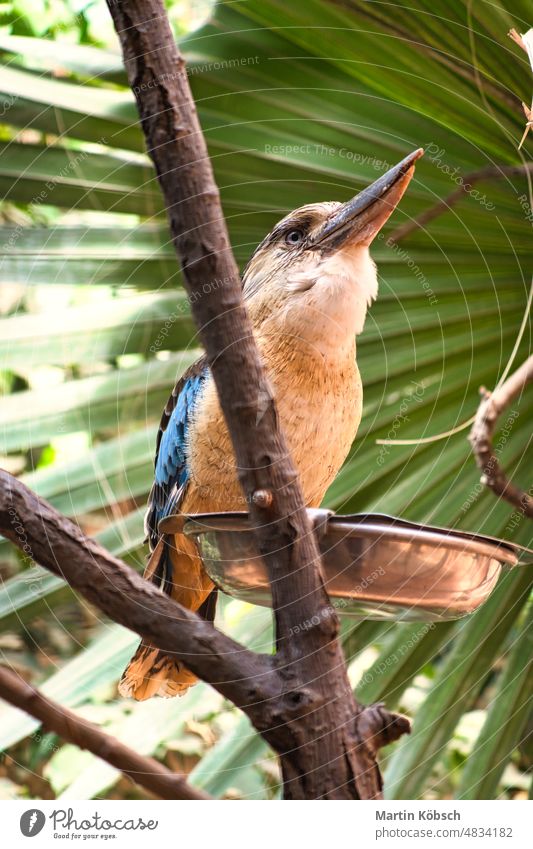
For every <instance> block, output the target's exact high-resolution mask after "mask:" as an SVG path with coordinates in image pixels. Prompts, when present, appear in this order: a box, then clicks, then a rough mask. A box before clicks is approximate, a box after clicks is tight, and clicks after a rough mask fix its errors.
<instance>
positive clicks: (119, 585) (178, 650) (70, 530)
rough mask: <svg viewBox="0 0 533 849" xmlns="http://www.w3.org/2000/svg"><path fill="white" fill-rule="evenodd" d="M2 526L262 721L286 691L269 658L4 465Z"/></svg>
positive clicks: (91, 597) (116, 615)
mask: <svg viewBox="0 0 533 849" xmlns="http://www.w3.org/2000/svg"><path fill="white" fill-rule="evenodd" d="M0 533H1V534H2V535H3V536H5V537H6V538H7V539H9V540H11V542H13V543H14V544H15V545H17V546H18V547H19V548H21V549H22V550H23V551H24V552H25V553H26V554H28V555H29V556H30V557H32V558H33V559H34V560H35V561H37V563H40V564H41V565H42V566H44V567H45V568H46V569H49V570H50V571H51V572H53V573H54V574H56V575H59V576H60V577H61V578H64V579H65V580H66V581H68V583H69V584H70V586H71V587H73V588H74V589H75V590H77V591H78V592H80V593H81V594H82V595H83V596H84V597H85V598H86V599H87V600H88V601H90V602H91V603H92V604H95V605H96V606H97V607H98V608H99V609H100V610H102V611H103V612H104V613H106V614H107V615H108V616H109V617H110V618H111V619H113V620H114V621H115V622H118V623H120V624H121V625H124V626H125V627H126V628H130V629H131V630H133V631H137V633H138V634H140V635H141V636H142V637H144V638H145V639H146V640H147V641H148V642H151V643H153V644H154V645H156V646H158V647H159V648H160V649H163V651H165V652H167V653H168V654H175V655H176V656H177V657H178V658H179V659H180V660H182V661H183V662H184V663H186V665H187V666H188V667H189V668H190V669H191V670H192V671H193V672H194V673H195V674H196V675H198V676H199V677H200V678H202V679H203V680H204V681H208V682H209V683H210V684H212V685H213V687H215V688H216V689H217V690H219V691H220V692H221V693H222V694H223V695H225V696H226V697H227V698H229V699H231V701H232V702H234V703H235V704H236V705H238V706H239V707H240V708H242V709H243V710H244V711H246V713H248V715H249V716H250V719H251V720H252V722H255V723H257V722H258V721H259V719H258V716H259V717H263V712H262V709H261V713H259V711H260V706H259V704H258V703H259V702H260V701H261V700H265V701H266V702H267V703H268V701H269V700H272V699H274V698H275V697H276V696H277V695H278V694H279V692H280V684H279V682H278V679H277V676H276V675H274V674H273V671H274V670H273V666H272V660H271V658H269V657H267V656H266V655H256V654H254V653H253V652H250V651H248V650H247V649H246V648H244V647H243V646H241V645H240V644H239V643H236V642H235V641H234V640H232V639H231V638H230V637H227V636H226V635H225V634H222V633H221V632H220V631H218V630H217V629H216V628H215V627H214V626H213V625H212V624H211V623H210V622H205V621H204V620H203V619H200V617H199V616H197V615H196V614H195V613H192V612H191V611H190V610H187V609H186V608H184V607H182V606H181V605H179V604H177V603H176V602H174V601H173V600H172V599H170V598H169V597H168V596H166V595H164V593H162V592H161V591H160V590H159V589H157V587H156V586H155V585H154V584H152V583H150V582H149V581H144V580H143V578H142V577H141V576H140V575H138V574H137V573H136V572H135V571H134V570H133V569H131V568H130V567H129V566H126V564H125V563H123V562H122V561H121V560H117V558H116V557H113V555H112V554H109V552H107V551H106V550H105V549H104V548H102V547H101V546H100V545H98V543H97V542H95V541H94V540H92V539H89V538H88V537H86V536H84V534H83V533H82V532H81V531H80V529H79V528H78V526H77V525H75V524H74V523H73V522H71V521H70V519H67V518H66V517H65V516H62V515H61V514H60V513H58V512H57V510H55V509H54V508H53V507H52V506H51V505H50V504H48V503H47V502H46V501H44V500H43V499H41V498H39V496H37V495H36V494H35V493H33V492H32V491H31V490H29V489H28V488H27V487H26V486H24V484H23V483H21V481H19V480H17V479H16V478H13V477H12V476H11V475H10V474H8V472H4V471H1V470H0Z"/></svg>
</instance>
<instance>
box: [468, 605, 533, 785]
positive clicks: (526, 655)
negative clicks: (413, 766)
mask: <svg viewBox="0 0 533 849" xmlns="http://www.w3.org/2000/svg"><path fill="white" fill-rule="evenodd" d="M506 660H507V662H506V665H505V668H504V670H503V672H502V674H501V676H500V681H499V684H498V687H497V689H496V691H495V692H494V695H493V697H492V698H491V701H490V703H489V705H488V713H487V718H486V720H485V723H484V725H483V728H482V729H481V732H480V734H479V737H478V738H477V740H476V743H475V745H474V748H473V750H472V752H471V753H470V755H469V757H468V760H467V763H466V766H465V768H464V770H463V771H462V773H461V782H460V785H459V788H458V790H457V793H456V798H457V799H493V798H494V797H495V796H496V794H497V790H498V784H499V781H500V778H501V776H502V774H503V771H504V769H505V766H506V764H507V763H508V761H509V758H510V757H511V754H512V752H513V750H514V749H515V748H516V746H517V745H518V743H520V741H521V738H522V731H523V729H524V727H525V725H526V724H527V721H528V719H529V715H530V711H531V698H532V696H533V607H532V606H530V607H529V610H528V611H526V615H525V616H524V618H523V622H522V623H521V625H520V627H519V628H518V629H517V631H516V633H515V634H514V635H513V641H512V646H511V650H510V651H509V656H508V657H507V658H506Z"/></svg>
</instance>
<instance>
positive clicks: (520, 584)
mask: <svg viewBox="0 0 533 849" xmlns="http://www.w3.org/2000/svg"><path fill="white" fill-rule="evenodd" d="M531 586H532V576H531V574H529V572H528V570H527V569H516V570H515V571H513V572H511V573H509V574H507V575H505V576H504V578H503V579H502V580H501V581H500V583H499V585H498V587H497V589H496V590H495V591H494V593H493V594H492V596H490V598H489V600H488V601H487V602H486V603H485V604H484V605H483V607H482V608H481V609H480V610H478V611H477V613H475V614H474V615H473V616H472V618H471V619H470V620H469V621H468V622H467V623H466V624H465V625H464V626H463V628H462V629H461V631H460V633H459V635H458V638H457V640H456V641H455V644H454V646H453V648H452V651H451V652H450V654H449V655H448V657H447V659H446V661H445V663H444V664H443V666H442V669H441V670H440V673H439V676H438V679H437V681H436V683H435V685H434V686H433V688H432V690H431V692H430V693H429V695H428V697H427V699H426V700H425V702H424V704H423V705H422V707H421V708H420V709H419V711H418V713H417V715H416V717H415V719H414V722H413V729H412V732H411V735H410V737H409V738H404V740H403V741H400V743H399V745H398V746H397V748H396V749H395V751H394V754H393V755H392V758H391V759H390V762H389V763H388V765H387V769H386V772H385V782H386V789H387V798H389V799H417V798H419V796H420V794H421V792H422V790H423V788H424V787H425V785H426V782H427V780H428V778H429V775H430V773H431V770H432V767H433V764H434V763H435V761H436V760H437V759H438V758H439V757H440V756H441V755H442V753H443V750H444V747H445V745H446V743H447V742H448V740H449V739H450V737H451V735H452V733H453V730H454V728H455V726H456V724H457V722H458V720H459V718H460V716H461V714H462V713H463V712H464V711H465V710H467V709H468V708H469V706H471V705H472V704H473V703H474V702H475V699H476V697H477V695H478V693H479V691H480V689H481V687H482V686H483V683H484V681H485V680H486V678H487V676H488V675H489V674H490V668H491V665H492V663H493V662H494V659H495V658H496V656H497V654H498V652H499V651H500V650H501V647H502V644H503V643H504V641H505V639H506V637H507V635H508V634H509V631H510V629H511V628H512V626H513V623H514V622H515V621H516V619H517V617H518V615H519V613H520V611H521V609H522V607H523V605H524V603H525V602H526V600H527V597H528V594H529V592H530V590H531ZM405 740H407V742H405Z"/></svg>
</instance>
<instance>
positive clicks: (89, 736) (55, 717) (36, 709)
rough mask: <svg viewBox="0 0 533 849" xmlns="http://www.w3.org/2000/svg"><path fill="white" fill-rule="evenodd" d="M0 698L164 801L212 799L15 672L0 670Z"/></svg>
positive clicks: (5, 669)
mask: <svg viewBox="0 0 533 849" xmlns="http://www.w3.org/2000/svg"><path fill="white" fill-rule="evenodd" d="M0 697H1V698H3V699H5V700H6V701H7V702H9V703H10V704H12V705H15V707H18V708H20V710H23V711H25V712H26V713H29V714H30V716H33V717H35V719H38V720H39V722H41V723H42V724H43V726H44V727H45V728H46V729H47V730H48V731H54V732H55V733H56V734H58V735H59V736H60V737H62V738H63V740H66V741H67V743H73V744H74V745H75V746H79V747H80V749H87V751H89V752H92V753H93V755H96V756H97V757H98V758H101V759H102V760H103V761H106V763H108V764H110V765H111V766H113V767H115V769H118V770H120V772H123V773H124V774H125V775H128V776H129V777H130V778H131V779H132V780H133V781H135V782H136V783H137V784H141V785H142V786H143V787H144V788H146V790H148V791H149V792H150V793H152V794H153V795H154V796H158V797H159V798H161V799H209V798H210V797H209V796H207V795H206V794H205V793H202V791H201V790H197V789H196V788H194V787H193V786H192V785H190V784H189V783H188V782H187V781H186V780H185V779H184V778H182V776H180V775H175V774H174V773H173V772H171V771H170V770H168V769H167V768H166V767H165V766H163V765H162V764H160V763H158V761H156V760H154V759H153V758H149V757H144V756H143V755H139V754H137V752H134V751H133V750H132V749H130V748H128V746H125V745H124V744H123V743H121V742H120V741H119V740H117V739H116V738H115V737H111V736H110V735H109V734H106V733H105V732H104V731H102V730H101V729H100V728H98V726H97V725H93V723H92V722H87V721H86V720H84V719H82V718H81V717H79V716H77V715H76V714H75V713H73V711H71V710H68V709H67V708H64V707H62V706H61V705H58V704H56V703H55V702H53V701H51V700H50V699H48V698H47V697H46V696H44V695H43V694H42V693H40V692H39V690H37V689H35V687H32V686H31V684H28V682H27V681H24V679H23V678H21V677H20V676H19V675H17V674H16V673H15V672H12V671H11V670H10V669H7V668H6V667H5V666H0Z"/></svg>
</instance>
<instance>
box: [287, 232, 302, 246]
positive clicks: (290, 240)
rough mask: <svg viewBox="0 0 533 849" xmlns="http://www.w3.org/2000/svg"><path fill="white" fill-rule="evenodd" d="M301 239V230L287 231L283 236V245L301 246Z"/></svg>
mask: <svg viewBox="0 0 533 849" xmlns="http://www.w3.org/2000/svg"><path fill="white" fill-rule="evenodd" d="M303 239H304V232H303V230H289V232H288V233H286V234H285V244H286V245H290V247H294V246H295V245H299V244H301V242H303Z"/></svg>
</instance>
